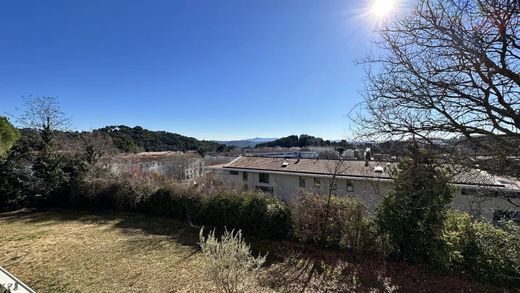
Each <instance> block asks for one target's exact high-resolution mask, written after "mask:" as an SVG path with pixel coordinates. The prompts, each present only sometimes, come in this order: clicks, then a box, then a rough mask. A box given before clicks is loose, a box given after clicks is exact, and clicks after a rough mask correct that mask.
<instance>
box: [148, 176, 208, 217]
mask: <svg viewBox="0 0 520 293" xmlns="http://www.w3.org/2000/svg"><path fill="white" fill-rule="evenodd" d="M202 209H203V201H202V196H201V195H200V194H198V193H197V192H196V191H195V190H193V189H189V188H186V187H182V186H179V185H172V186H169V187H164V188H161V189H159V190H157V191H155V192H154V193H152V194H150V195H149V196H147V197H146V198H145V199H144V201H143V204H142V210H143V211H144V212H146V213H149V214H155V215H160V216H166V217H172V218H175V219H177V220H180V221H185V220H189V221H191V220H192V219H198V218H199V216H198V214H199V213H200V212H201V211H202Z"/></svg>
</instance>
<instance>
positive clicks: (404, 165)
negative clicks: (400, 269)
mask: <svg viewBox="0 0 520 293" xmlns="http://www.w3.org/2000/svg"><path fill="white" fill-rule="evenodd" d="M453 195H454V189H453V187H452V186H451V185H450V181H449V178H448V176H447V175H446V173H445V172H444V170H443V169H442V168H441V167H439V166H437V165H436V164H435V162H434V161H433V160H431V159H430V158H429V157H428V155H427V154H424V153H420V152H419V151H417V150H415V151H414V152H413V156H412V158H411V159H408V160H404V161H402V162H401V163H400V164H399V166H398V168H397V170H395V173H394V185H393V188H392V190H391V191H390V192H389V194H388V196H387V197H385V199H384V200H383V202H382V204H381V206H380V207H379V209H378V213H377V219H376V221H377V224H378V228H379V230H380V232H381V233H382V234H383V235H385V237H386V239H387V240H388V244H389V245H390V246H391V248H392V249H393V252H394V256H395V257H397V258H398V259H402V260H407V261H411V262H425V263H430V264H434V262H435V260H436V258H437V257H438V256H439V253H440V252H442V251H443V245H444V244H443V242H442V240H441V238H440V236H441V233H442V229H443V223H444V219H445V217H446V213H447V210H448V204H449V203H450V202H451V200H452V197H453Z"/></svg>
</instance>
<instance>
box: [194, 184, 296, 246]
mask: <svg viewBox="0 0 520 293" xmlns="http://www.w3.org/2000/svg"><path fill="white" fill-rule="evenodd" d="M197 220H198V221H199V222H200V223H204V224H205V225H211V226H214V227H218V228H224V227H227V228H228V229H242V230H243V231H244V233H246V234H248V235H252V236H255V237H259V238H268V239H284V238H287V237H288V236H289V235H290V234H291V230H292V220H291V213H290V211H289V208H288V207H287V206H286V205H285V204H283V203H282V202H281V201H279V200H277V199H275V198H273V197H271V196H268V195H265V194H262V193H235V192H228V193H220V194H217V195H214V196H209V197H207V198H205V201H204V208H203V210H202V211H201V212H200V213H199V217H198V219H197Z"/></svg>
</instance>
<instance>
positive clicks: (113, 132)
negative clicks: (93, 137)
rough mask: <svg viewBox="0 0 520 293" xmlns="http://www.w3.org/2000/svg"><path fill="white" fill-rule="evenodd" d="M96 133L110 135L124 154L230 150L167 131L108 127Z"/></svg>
mask: <svg viewBox="0 0 520 293" xmlns="http://www.w3.org/2000/svg"><path fill="white" fill-rule="evenodd" d="M94 132H100V133H106V134H107V135H109V136H110V137H111V138H112V141H113V142H114V146H115V147H116V148H117V149H119V150H120V151H122V152H139V151H146V152H158V151H183V152H184V151H197V152H199V153H201V154H204V153H206V152H223V151H226V150H228V149H229V147H227V146H225V145H223V144H219V143H215V142H212V141H205V140H198V139H196V138H193V137H188V136H184V135H180V134H177V133H171V132H166V131H151V130H147V129H144V128H142V127H140V126H136V127H128V126H124V125H119V126H107V127H104V128H100V129H97V130H94Z"/></svg>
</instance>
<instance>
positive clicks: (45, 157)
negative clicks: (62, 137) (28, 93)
mask: <svg viewBox="0 0 520 293" xmlns="http://www.w3.org/2000/svg"><path fill="white" fill-rule="evenodd" d="M18 123H20V124H21V125H22V126H24V127H26V128H30V129H33V130H36V131H37V133H38V137H37V141H35V142H32V143H33V144H34V146H35V150H36V151H37V155H36V158H35V160H34V162H33V164H32V169H33V171H34V174H35V176H36V178H38V180H37V184H36V188H35V190H36V192H38V193H39V194H41V195H42V196H43V198H44V199H45V198H47V197H49V196H50V195H51V194H52V193H53V192H54V191H56V190H57V189H59V188H60V186H62V185H63V183H64V182H66V181H67V180H69V178H68V177H67V174H65V173H64V171H63V160H62V159H61V158H60V155H59V152H58V148H57V141H56V131H58V130H64V129H66V127H67V126H68V124H69V119H68V117H67V116H66V115H65V114H64V113H63V112H62V111H61V107H60V104H59V103H58V100H57V99H56V98H55V97H29V98H27V99H25V109H24V110H23V112H22V114H21V115H20V116H19V117H18Z"/></svg>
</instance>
